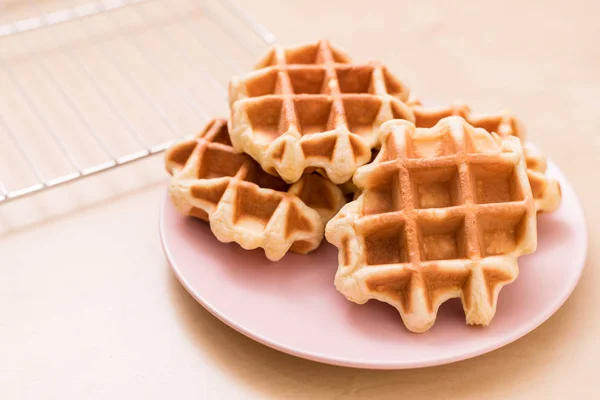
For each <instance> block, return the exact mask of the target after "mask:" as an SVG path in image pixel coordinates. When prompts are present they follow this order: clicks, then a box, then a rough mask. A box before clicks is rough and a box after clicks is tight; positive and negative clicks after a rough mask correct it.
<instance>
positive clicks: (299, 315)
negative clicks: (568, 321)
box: [160, 164, 587, 369]
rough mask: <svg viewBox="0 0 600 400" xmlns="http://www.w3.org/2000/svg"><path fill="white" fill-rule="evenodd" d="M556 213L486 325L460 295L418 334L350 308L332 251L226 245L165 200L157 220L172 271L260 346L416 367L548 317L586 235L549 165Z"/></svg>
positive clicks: (494, 341) (541, 227) (378, 313)
mask: <svg viewBox="0 0 600 400" xmlns="http://www.w3.org/2000/svg"><path fill="white" fill-rule="evenodd" d="M550 174H551V175H552V176H554V177H556V178H558V180H559V181H560V183H561V185H562V190H563V203H562V205H561V207H560V209H559V210H557V211H556V212H554V213H552V214H549V215H542V216H540V217H539V223H538V232H539V235H538V237H539V239H538V251H537V252H535V253H534V254H531V255H528V256H523V257H521V258H520V259H519V266H520V275H519V278H518V279H517V280H516V281H515V282H514V283H512V284H510V285H508V286H506V287H505V288H504V289H503V290H502V292H501V293H500V297H499V301H498V310H497V313H496V317H495V318H494V320H493V321H492V324H491V325H490V326H489V327H487V328H478V327H471V326H467V325H466V324H465V322H464V321H465V319H464V315H463V312H462V308H461V305H460V301H459V300H457V299H454V300H451V301H449V302H447V303H445V304H444V305H442V307H441V308H440V311H439V314H438V319H437V322H436V323H435V325H434V326H433V328H432V329H431V330H430V331H428V332H426V333H424V334H414V333H410V332H409V331H407V330H406V329H405V328H404V325H403V324H402V321H401V319H400V316H399V314H398V312H397V311H396V310H395V309H394V308H392V307H391V306H388V305H386V304H383V303H379V302H376V301H373V300H372V301H369V302H368V303H367V304H365V305H357V304H354V303H351V302H349V301H347V300H346V299H345V298H344V297H343V296H342V295H341V294H340V293H338V292H337V291H336V290H335V288H334V286H333V277H334V274H335V271H336V267H337V249H335V248H334V247H333V246H331V245H329V244H326V243H325V244H323V245H322V246H321V247H320V248H319V249H318V250H317V251H315V252H313V253H311V254H309V255H304V256H302V255H296V254H288V255H286V256H285V257H284V258H283V259H282V260H281V261H279V262H277V263H273V262H270V261H268V260H267V259H266V258H265V256H264V253H263V251H262V250H261V249H258V250H254V251H246V250H243V249H242V248H241V247H239V246H238V245H236V244H234V243H232V244H223V243H220V242H218V241H217V239H215V238H214V237H213V235H212V234H211V231H210V229H209V227H208V224H207V223H205V222H202V221H198V220H194V219H192V218H187V217H183V216H181V215H179V214H178V213H177V211H176V210H175V209H174V208H173V206H172V205H171V203H170V202H169V201H168V200H166V201H165V204H164V207H163V209H162V213H161V217H160V230H161V237H162V243H163V246H164V250H165V253H166V255H167V258H168V259H169V262H170V263H171V266H172V267H173V270H174V271H175V274H176V275H177V278H178V279H179V281H180V282H181V283H182V284H183V286H184V287H185V288H186V289H187V290H188V292H190V294H191V295H192V296H193V297H194V298H195V299H196V300H197V301H198V302H200V304H202V305H203V306H204V307H205V308H206V309H207V310H209V311H210V312H211V313H212V314H214V315H215V316H216V317H217V318H219V319H220V320H222V321H223V322H225V323H226V324H228V325H229V326H231V327H232V328H234V329H236V330H238V331H239V332H241V333H243V334H244V335H246V336H249V337H251V338H252V339H254V340H256V341H258V342H261V343H263V344H265V345H267V346H271V347H273V348H275V349H278V350H281V351H283V352H286V353H289V354H293V355H296V356H299V357H304V358H308V359H311V360H315V361H320V362H325V363H330V364H337V365H344V366H350V367H362V368H381V369H397V368H417V367H425V366H431V365H439V364H445V363H450V362H454V361H459V360H463V359H466V358H470V357H475V356H477V355H480V354H483V353H486V352H489V351H492V350H494V349H497V348H499V347H501V346H504V345H506V344H508V343H510V342H512V341H514V340H517V339H519V338H520V337H522V336H523V335H525V334H527V333H528V332H530V331H532V330H533V329H535V328H536V327H538V326H539V325H540V324H541V323H543V322H544V321H545V320H546V319H548V318H549V317H550V316H551V315H552V314H553V313H554V312H555V311H556V310H557V309H558V308H559V307H560V306H561V305H562V304H563V303H564V302H565V300H566V299H567V297H568V296H569V295H570V294H571V292H572V291H573V289H574V288H575V286H576V284H577V281H578V280H579V277H580V275H581V272H582V270H583V266H584V263H585V257H586V250H587V232H586V226H585V221H584V216H583V211H582V209H581V206H580V204H579V201H578V200H577V198H576V196H575V193H574V191H573V188H572V187H571V185H569V183H568V182H567V180H566V179H565V177H564V175H563V174H562V172H561V171H559V170H558V168H557V167H556V166H555V165H552V164H551V165H550Z"/></svg>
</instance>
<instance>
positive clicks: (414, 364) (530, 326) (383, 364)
mask: <svg viewBox="0 0 600 400" xmlns="http://www.w3.org/2000/svg"><path fill="white" fill-rule="evenodd" d="M548 166H549V169H551V170H552V172H553V174H552V175H554V177H555V178H556V179H557V180H558V181H559V182H560V184H561V186H562V185H565V186H566V188H567V189H568V190H569V191H570V192H571V193H573V198H574V200H575V202H574V205H575V207H576V209H577V213H578V214H579V216H580V217H581V221H582V223H583V228H584V229H583V232H582V241H581V243H582V246H581V247H582V251H581V254H580V256H579V257H578V259H577V260H575V261H577V262H574V263H573V264H574V265H581V266H580V267H579V268H578V271H577V276H576V279H574V281H573V284H571V285H569V286H568V287H565V290H564V291H563V292H562V293H560V296H558V297H557V301H556V303H555V304H554V306H553V307H550V308H548V310H549V311H547V312H546V313H540V315H539V316H538V317H537V318H535V319H532V320H530V321H529V322H528V323H526V324H524V325H522V326H521V328H520V329H516V330H514V331H512V332H510V333H509V334H507V335H505V336H504V337H503V338H502V339H501V340H498V341H496V342H492V343H491V344H489V345H487V344H484V345H481V346H479V347H477V348H474V349H470V350H468V351H464V352H461V353H459V354H456V355H453V356H452V355H448V356H442V357H438V358H433V357H430V358H429V359H424V360H419V361H414V360H404V361H393V362H392V361H377V360H372V361H357V360H351V359H344V358H340V357H331V356H328V355H326V354H318V353H314V352H311V351H307V350H302V349H297V348H294V347H291V346H288V345H286V344H284V343H281V342H280V341H278V340H273V339H270V338H266V337H264V336H263V335H261V334H260V333H258V332H255V331H253V330H252V329H248V328H246V327H244V326H243V325H240V324H238V323H237V322H235V321H234V320H232V319H231V318H229V317H228V316H227V315H225V314H223V313H222V312H221V311H219V310H218V309H217V308H216V307H215V306H213V305H212V304H211V303H210V302H209V301H207V300H206V299H205V298H203V297H202V295H201V294H199V293H197V292H196V291H195V290H194V289H193V288H192V287H191V285H190V284H189V283H188V282H187V281H186V279H185V277H184V276H183V275H182V273H181V271H180V270H179V268H178V267H177V265H176V263H175V261H174V259H173V255H172V254H171V251H170V250H169V248H168V245H167V239H166V238H165V229H164V214H165V207H166V206H167V203H168V201H169V196H168V189H167V190H166V192H167V193H166V195H165V196H164V197H163V200H162V203H161V206H160V212H159V234H160V240H161V245H162V248H163V251H164V253H165V256H166V258H167V261H168V263H169V266H170V267H171V269H172V270H173V272H174V274H175V277H176V278H177V280H178V281H179V283H180V284H181V285H182V286H183V287H184V288H185V290H186V291H187V292H188V293H189V294H190V295H191V296H192V297H193V298H194V299H195V300H196V301H197V302H198V303H199V304H200V305H201V306H202V307H204V308H205V309H206V310H207V311H208V312H210V313H211V314H212V315H213V316H215V317H216V318H217V319H219V320H220V321H221V322H223V323H224V324H226V325H227V326H229V327H230V328H232V329H234V330H236V331H238V332H239V333H241V334H243V335H245V336H247V337H249V338H250V339H252V340H254V341H256V342H258V343H261V344H262V345H265V346H267V347H271V348H273V349H275V350H278V351H281V352H283V353H286V354H290V355H293V356H296V357H300V358H304V359H308V360H312V361H316V362H320V363H324V364H330V365H337V366H342V367H350V368H363V369H379V370H393V369H396V370H398V369H417V368H426V367H432V366H437V365H445V364H450V363H454V362H458V361H463V360H467V359H470V358H474V357H477V356H480V355H483V354H487V353H489V352H492V351H494V350H497V349H499V348H501V347H504V346H506V345H508V344H511V343H513V342H515V341H517V340H519V339H520V338H522V337H524V336H525V335H527V334H529V333H531V332H532V331H534V330H535V329H537V328H538V327H539V326H541V325H542V324H543V323H544V322H546V321H547V320H548V319H549V318H550V317H552V316H553V315H554V314H555V313H556V312H557V311H558V310H559V309H560V308H561V307H562V306H563V305H564V304H565V302H566V301H567V299H568V298H569V297H570V296H571V294H572V293H573V291H574V290H575V288H576V287H577V285H578V284H579V281H580V280H581V275H582V273H583V270H584V269H585V265H586V261H587V254H588V248H589V237H588V227H587V222H586V219H585V213H584V210H583V207H582V205H581V201H580V200H579V197H578V195H577V192H576V191H575V189H574V188H573V186H572V185H571V183H570V182H569V181H568V180H567V178H566V175H565V174H564V173H563V171H562V170H561V169H560V168H559V167H558V165H556V164H555V163H554V162H553V161H551V160H550V159H548ZM563 191H565V190H564V189H563ZM576 254H579V253H576Z"/></svg>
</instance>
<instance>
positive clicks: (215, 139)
mask: <svg viewBox="0 0 600 400" xmlns="http://www.w3.org/2000/svg"><path fill="white" fill-rule="evenodd" d="M165 165H166V169H167V171H168V172H169V173H170V174H171V175H172V176H173V177H172V178H171V184H170V188H169V194H170V198H171V200H172V202H173V204H174V205H175V206H176V208H177V209H178V210H179V211H180V212H182V213H183V214H185V215H191V216H194V217H197V218H201V219H203V220H206V221H209V222H210V228H211V230H212V232H213V233H214V235H215V236H216V237H217V239H219V240H220V241H222V242H225V243H228V242H236V243H238V244H240V246H242V247H243V248H245V249H254V248H257V247H262V248H264V249H265V254H266V256H267V258H269V259H270V260H273V261H276V260H278V259H280V258H281V257H283V256H284V255H285V253H286V252H287V251H288V250H290V251H294V252H297V253H307V252H309V251H311V250H314V249H315V248H317V247H318V246H319V244H320V243H321V240H322V239H323V230H324V226H325V223H326V222H327V221H328V220H329V219H330V218H331V217H333V216H334V215H335V213H336V212H337V211H338V210H339V208H340V207H341V206H342V205H343V204H344V202H345V201H344V196H343V194H342V191H341V190H340V189H339V188H338V187H337V186H335V185H334V184H332V183H331V182H329V181H328V180H327V179H326V178H324V177H322V176H320V175H314V174H308V175H305V176H303V177H302V178H301V179H300V180H299V181H298V182H297V183H295V184H293V185H291V186H290V185H288V184H287V183H285V182H284V181H283V180H282V179H281V178H278V177H275V176H272V175H270V174H268V173H266V172H264V171H263V170H262V169H261V168H260V165H258V164H257V163H256V161H254V160H253V159H252V158H250V157H249V156H247V155H246V154H238V153H236V152H235V151H234V150H233V148H232V147H231V141H230V139H229V133H228V131H227V121H226V120H224V119H215V120H213V121H211V122H210V123H209V124H208V125H207V126H206V127H205V128H204V130H203V131H202V132H200V134H199V135H198V136H197V137H196V138H194V139H192V140H185V141H183V142H180V143H177V144H175V145H173V146H171V148H169V150H168V151H167V153H166V156H165Z"/></svg>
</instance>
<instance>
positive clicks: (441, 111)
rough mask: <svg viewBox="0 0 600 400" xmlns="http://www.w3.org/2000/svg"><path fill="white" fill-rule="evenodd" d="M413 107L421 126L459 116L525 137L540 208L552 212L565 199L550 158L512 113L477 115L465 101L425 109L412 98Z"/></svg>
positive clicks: (504, 133)
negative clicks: (550, 168) (550, 173)
mask: <svg viewBox="0 0 600 400" xmlns="http://www.w3.org/2000/svg"><path fill="white" fill-rule="evenodd" d="M409 106H410V107H411V109H412V110H413V113H414V115H415V125H416V126H417V128H430V127H432V126H434V125H435V124H437V123H438V122H439V121H440V120H441V119H442V118H446V117H449V116H452V115H457V116H461V117H463V118H464V119H466V120H467V121H468V122H469V123H470V124H471V125H473V126H474V127H478V128H483V129H485V130H487V131H488V132H496V133H497V134H499V135H500V136H516V137H518V138H519V139H521V141H522V142H523V152H524V153H525V160H526V163H527V175H528V177H529V183H530V185H531V190H532V192H533V197H534V199H535V206H536V210H537V211H538V212H552V211H554V210H556V209H557V208H558V206H559V205H560V202H561V198H562V194H561V190H560V184H559V183H558V181H556V180H554V179H550V178H549V177H547V176H546V168H547V165H546V157H544V156H543V155H541V154H540V153H539V152H538V151H537V150H536V149H535V148H534V147H532V146H531V145H529V144H527V143H526V142H525V128H524V126H523V124H522V123H521V121H519V120H518V119H517V118H516V117H514V116H513V115H512V114H510V113H508V112H506V111H503V112H498V113H495V114H475V113H472V112H471V109H470V108H469V107H468V106H466V105H465V104H462V103H454V104H450V105H447V106H442V107H431V108H425V107H423V106H422V104H421V103H420V102H419V101H418V100H415V99H414V98H411V100H410V104H409Z"/></svg>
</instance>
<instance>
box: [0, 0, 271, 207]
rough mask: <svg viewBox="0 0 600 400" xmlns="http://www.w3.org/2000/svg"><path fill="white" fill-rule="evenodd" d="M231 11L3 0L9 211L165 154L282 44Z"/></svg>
mask: <svg viewBox="0 0 600 400" xmlns="http://www.w3.org/2000/svg"><path fill="white" fill-rule="evenodd" d="M274 40H275V38H274V36H273V34H271V33H270V32H269V31H268V30H267V29H265V28H264V27H263V26H261V25H260V24H258V23H257V22H255V21H254V20H253V19H252V18H251V17H250V16H249V15H248V14H247V13H246V12H245V11H243V10H242V9H241V8H240V7H239V6H238V5H237V4H235V3H234V2H233V1H232V0H223V1H217V0H214V1H208V0H207V1H194V0H189V1H186V0H170V1H167V0H163V1H161V0H104V1H97V2H93V3H80V2H77V1H64V0H60V1H58V0H57V1H54V0H44V1H41V0H40V1H30V2H26V1H17V0H0V204H2V203H7V202H10V201H12V200H15V199H19V198H22V197H25V196H28V195H32V194H34V193H37V192H40V191H43V190H47V189H50V188H54V187H57V186H60V185H63V184H66V183H69V182H73V181H75V180H77V179H81V178H83V177H87V176H91V175H94V174H97V173H100V172H103V171H107V170H110V169H113V168H117V167H120V166H123V165H126V164H129V163H131V162H134V161H136V160H140V159H143V158H146V157H149V156H152V155H154V154H157V153H161V152H163V151H164V150H165V149H166V148H168V146H169V145H170V143H171V142H172V141H173V140H175V139H177V138H178V137H181V136H185V135H190V134H193V133H195V131H197V130H198V129H199V128H200V127H201V126H202V124H203V123H205V122H206V121H207V120H208V119H209V118H210V117H211V116H213V115H227V114H223V113H226V112H227V111H226V110H227V101H226V93H227V92H226V84H227V80H228V79H229V77H230V76H231V75H233V74H235V73H239V72H240V71H243V70H244V69H247V68H248V67H250V66H251V65H252V64H253V63H254V61H255V60H256V57H257V55H259V54H262V53H263V52H264V50H265V48H266V47H267V46H268V45H270V44H272V43H273V42H274Z"/></svg>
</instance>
